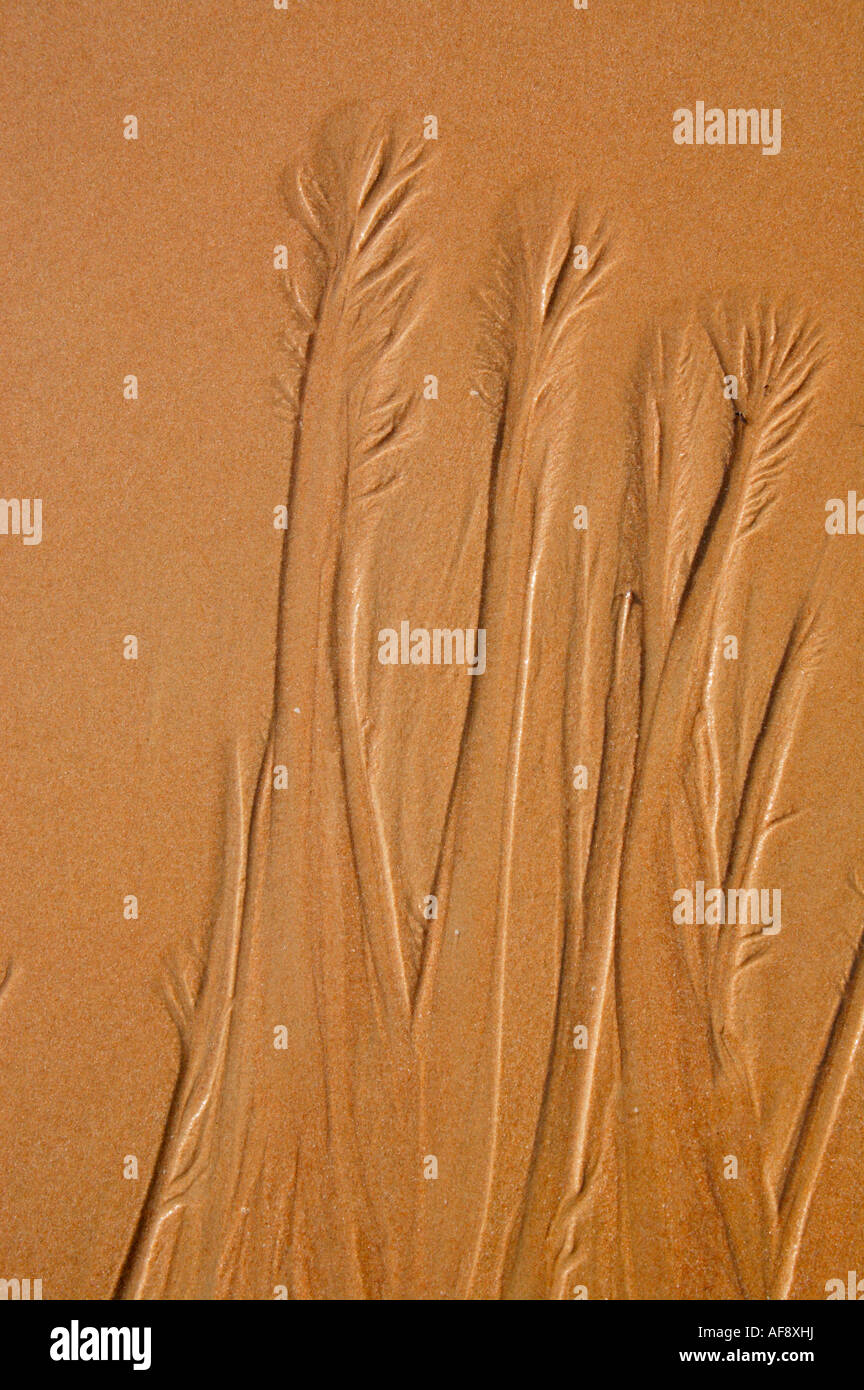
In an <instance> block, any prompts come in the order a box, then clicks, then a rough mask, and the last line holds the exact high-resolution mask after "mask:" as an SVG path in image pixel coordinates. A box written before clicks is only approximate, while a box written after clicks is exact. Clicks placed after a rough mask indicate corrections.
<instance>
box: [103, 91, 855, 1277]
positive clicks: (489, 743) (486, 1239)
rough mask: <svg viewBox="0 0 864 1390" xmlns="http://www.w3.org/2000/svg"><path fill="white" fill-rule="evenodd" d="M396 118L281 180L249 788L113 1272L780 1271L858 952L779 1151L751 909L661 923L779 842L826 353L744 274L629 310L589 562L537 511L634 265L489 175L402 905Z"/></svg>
mask: <svg viewBox="0 0 864 1390" xmlns="http://www.w3.org/2000/svg"><path fill="white" fill-rule="evenodd" d="M427 148H428V146H424V143H423V142H422V141H418V140H416V139H414V138H411V137H408V136H405V135H403V134H402V133H400V131H399V129H398V128H397V127H396V126H395V125H394V124H392V123H389V122H387V121H383V120H381V119H378V118H375V119H371V118H370V119H366V118H361V117H359V116H358V114H357V112H356V111H354V112H347V113H345V112H343V113H339V114H337V115H336V116H334V117H333V118H331V119H330V120H329V121H328V122H327V123H326V124H325V125H324V127H323V128H322V129H321V131H320V132H319V134H318V136H317V137H316V139H315V140H314V141H313V142H312V145H311V148H310V150H309V153H308V156H307V157H306V158H304V159H302V160H300V161H298V162H297V163H296V165H294V166H293V167H292V169H291V171H290V174H289V177H288V179H287V181H286V201H287V206H288V210H289V213H290V214H291V218H292V241H291V250H292V255H293V265H292V269H291V271H290V272H288V273H287V274H286V275H285V278H284V289H285V297H286V303H287V313H288V321H287V324H286V329H285V333H284V337H283V342H282V347H283V350H284V354H285V363H286V367H285V370H284V371H283V372H282V373H280V375H279V377H278V379H277V382H276V391H277V397H278V402H279V405H280V408H281V409H282V410H283V411H284V413H285V416H286V421H287V426H288V429H289V430H290V438H291V448H290V481H289V485H288V527H287V530H286V532H285V538H284V544H283V553H282V565H281V576H280V588H279V614H278V625H277V637H276V657H275V669H274V689H273V705H272V717H271V722H270V729H269V735H268V738H267V743H266V747H265V748H264V751H263V756H262V761H261V767H260V772H259V775H258V781H257V789H256V792H255V795H254V798H253V799H252V801H251V804H249V805H247V804H246V800H245V798H244V796H243V794H242V791H241V788H242V784H243V779H242V776H241V770H240V769H239V768H237V769H232V770H231V778H232V781H233V783H234V784H235V785H236V788H237V791H236V794H235V802H234V804H232V805H231V806H230V807H229V808H228V810H227V813H226V850H225V856H224V888H223V893H222V907H221V910H220V911H219V913H217V914H216V915H215V916H214V920H213V922H212V923H209V924H208V925H207V928H206V930H205V931H204V932H202V933H201V934H200V935H199V937H198V938H197V939H196V941H195V942H194V943H193V945H192V947H190V948H187V949H186V950H184V951H183V952H182V953H180V954H179V955H178V958H177V960H176V961H173V962H171V963H170V966H169V967H166V972H165V976H164V980H163V990H164V997H165V1002H166V1006H167V1007H168V1009H169V1010H170V1013H171V1016H172V1018H173V1020H174V1022H175V1025H176V1028H177V1034H178V1039H179V1048H180V1059H179V1071H178V1077H177V1083H176V1087H175V1092H174V1096H173V1099H172V1103H171V1106H170V1110H169V1113H168V1115H167V1118H166V1124H165V1130H164V1135H163V1139H162V1145H161V1148H160V1152H159V1155H158V1158H157V1161H156V1164H155V1167H154V1172H153V1177H152V1181H151V1184H150V1189H149V1192H148V1194H147V1197H146V1201H145V1203H144V1205H143V1208H142V1211H141V1214H140V1218H139V1221H138V1223H137V1226H136V1228H135V1230H134V1232H133V1234H132V1238H131V1242H130V1247H129V1251H128V1254H127V1257H126V1261H125V1264H124V1267H123V1270H122V1273H121V1276H120V1279H119V1282H118V1286H117V1291H116V1292H117V1296H118V1297H126V1298H154V1297H156V1298H158V1297H166V1296H167V1297H261V1298H272V1297H273V1296H274V1290H275V1289H277V1288H284V1289H285V1290H287V1293H288V1296H290V1297H297V1298H328V1297H329V1298H375V1299H380V1298H404V1297H407V1298H411V1297H429V1298H453V1297H456V1298H464V1297H470V1298H488V1299H497V1298H541V1299H545V1298H571V1297H573V1296H574V1291H575V1290H577V1289H578V1288H579V1287H584V1288H587V1290H588V1296H589V1297H592V1298H595V1297H607V1298H608V1297H623V1298H627V1297H631V1298H632V1297H641V1298H664V1297H678V1298H699V1297H709V1298H710V1297H745V1298H765V1297H788V1296H794V1276H795V1265H796V1258H797V1255H798V1251H799V1248H800V1244H801V1239H802V1236H803V1232H804V1228H805V1225H806V1220H807V1215H808V1211H809V1207H810V1203H811V1201H812V1198H813V1194H814V1192H815V1190H816V1186H817V1183H818V1179H819V1174H820V1170H821V1166H822V1162H823V1159H824V1157H825V1153H826V1150H827V1146H828V1143H829V1140H830V1136H831V1131H832V1127H833V1125H834V1123H835V1122H836V1119H837V1116H838V1113H839V1109H840V1105H841V1102H842V1099H843V1094H844V1089H845V1087H846V1084H847V1081H848V1078H849V1075H850V1070H851V1067H852V1064H853V1061H854V1058H855V1054H856V1051H857V1048H858V1044H859V1041H860V1036H861V1032H862V1027H864V982H862V980H864V976H862V969H861V966H860V954H861V952H860V947H859V948H858V949H857V950H856V952H855V954H854V957H853V958H852V959H851V960H850V962H849V970H848V978H847V980H846V983H845V988H844V989H843V990H842V991H841V992H840V995H839V997H838V999H837V1000H836V1001H834V1002H833V1004H831V1003H830V1002H829V1003H826V1018H825V1037H826V1042H825V1047H824V1054H823V1056H822V1059H821V1062H820V1064H819V1066H818V1067H817V1068H816V1069H815V1071H814V1073H813V1076H812V1079H811V1083H810V1087H809V1091H808V1092H807V1094H805V1095H803V1096H802V1097H801V1103H800V1114H799V1117H798V1121H797V1123H796V1125H795V1128H794V1132H792V1133H791V1134H790V1135H789V1136H788V1143H787V1144H786V1147H785V1151H784V1153H783V1154H781V1155H778V1154H774V1153H770V1152H768V1141H767V1138H766V1137H765V1135H764V1133H763V1126H762V1122H761V1119H760V1078H759V1075H758V1065H756V1066H754V1063H753V1059H752V1057H751V1056H750V1053H749V1051H748V1049H747V1048H746V1047H745V1046H744V1045H743V1042H742V1029H743V1027H744V1024H743V1023H742V1017H741V1002H740V994H739V986H740V983H741V980H742V978H743V977H744V976H745V975H746V972H747V971H749V970H751V969H753V968H754V967H759V966H760V965H761V968H763V969H770V952H771V949H772V938H771V937H769V936H763V935H762V934H761V932H760V930H759V928H758V927H757V928H755V929H754V928H753V927H748V926H743V927H738V926H728V925H726V926H721V927H713V928H712V927H710V926H706V927H700V928H690V929H687V928H680V927H674V926H673V924H672V919H671V908H670V904H671V899H672V893H673V891H674V889H675V888H676V887H678V886H680V885H684V884H690V883H694V882H697V881H699V880H702V881H704V882H706V883H712V884H716V885H719V886H722V887H723V888H724V890H730V889H736V888H745V887H748V886H752V885H754V884H757V883H758V882H759V875H760V869H761V867H762V865H763V862H764V857H765V854H766V852H767V850H768V848H769V847H770V845H771V843H772V842H773V841H774V839H775V838H776V837H779V836H784V835H793V834H804V833H806V822H807V807H806V805H803V804H799V802H798V801H796V799H795V796H796V793H795V790H794V788H793V787H792V786H791V779H790V777H789V763H790V756H791V752H792V749H793V746H794V743H795V740H796V738H797V737H798V734H799V727H800V723H801V714H802V710H803V709H804V707H805V704H806V701H807V700H808V698H810V692H811V688H812V685H813V683H814V681H815V680H816V679H817V677H818V671H819V666H820V659H821V657H822V654H823V651H824V648H825V644H826V642H827V641H828V634H829V633H830V631H831V624H830V621H829V620H828V616H827V609H828V605H829V603H830V595H829V594H828V593H827V592H826V585H825V582H824V578H823V577H822V574H821V571H820V570H817V571H816V573H815V574H814V575H813V577H812V580H811V581H810V582H809V583H808V584H807V586H806V589H805V592H804V593H803V594H802V596H801V600H800V606H799V610H798V612H797V615H796V616H795V618H794V621H793V622H792V624H791V627H790V629H789V631H788V635H787V640H786V642H785V645H784V647H783V648H782V650H780V651H779V652H777V653H776V655H775V658H774V659H773V663H772V664H771V669H770V670H767V671H766V669H765V663H764V662H761V663H758V662H753V661H751V660H750V659H749V657H748V649H749V647H750V644H749V643H748V640H747V639H748V635H750V629H749V628H748V623H749V593H750V590H751V587H752V585H753V582H754V574H755V573H756V572H757V570H758V564H759V553H760V546H761V545H762V543H763V541H764V537H765V535H766V532H767V530H768V528H769V527H770V525H771V524H772V520H773V519H774V518H775V517H776V515H777V514H778V513H780V512H782V508H783V506H784V496H785V492H784V489H785V487H786V484H787V482H788V476H789V469H790V466H791V465H792V462H793V460H794V456H795V451H796V448H798V447H799V440H800V437H801V434H802V431H803V430H804V429H805V427H806V420H807V413H808V406H809V404H810V402H811V400H812V397H813V392H814V390H815V388H816V384H817V382H818V374H819V370H820V365H821V363H822V360H823V357H824V347H823V344H822V343H821V341H820V339H819V336H818V334H817V332H816V331H815V329H814V327H813V326H812V324H811V323H810V322H809V320H808V319H807V318H806V317H805V316H804V315H802V314H801V313H800V312H798V311H797V310H796V309H795V308H794V306H791V305H786V304H784V305H780V306H779V307H778V306H777V305H776V304H774V303H773V302H770V301H766V302H760V303H758V304H756V305H755V307H746V308H744V309H743V310H742V309H740V308H724V307H722V306H721V307H719V308H718V307H714V308H712V309H710V310H708V311H706V312H705V313H703V314H700V316H699V317H698V318H694V319H693V320H692V321H688V322H686V323H683V324H681V325H679V326H677V327H675V328H673V329H664V330H662V331H659V332H657V333H655V334H654V335H653V338H652V340H651V342H650V343H649V344H648V346H647V347H646V349H645V351H644V353H643V356H642V358H641V362H640V365H639V368H638V370H637V373H636V376H635V379H634V381H633V385H632V401H633V420H632V430H631V448H630V451H629V457H628V458H627V460H626V461H625V467H624V469H623V480H624V485H623V488H622V493H621V500H620V509H619V513H618V514H617V515H616V525H615V529H614V534H615V536H616V537H617V551H616V554H615V557H614V563H613V564H612V566H611V571H610V572H611V575H612V579H611V582H603V581H602V579H601V573H602V572H603V571H604V566H603V565H602V564H601V559H602V557H601V555H600V554H599V549H598V548H599V546H600V544H601V542H600V541H599V540H598V539H597V537H598V536H599V534H600V530H599V528H596V527H595V526H594V525H593V524H592V525H590V526H589V528H588V529H587V530H585V531H581V532H576V531H574V528H573V525H572V520H571V513H572V508H573V498H574V496H579V495H580V486H581V485H582V484H583V483H585V484H586V485H587V481H588V480H587V479H586V478H585V476H584V475H585V465H584V464H583V463H582V462H581V460H580V457H579V450H578V448H577V447H576V446H575V445H574V433H573V423H574V412H575V411H576V410H577V408H578V407H577V404H576V401H575V398H574V391H573V383H574V381H575V380H576V379H577V378H578V376H579V374H580V372H581V371H582V370H583V369H584V362H583V360H582V354H583V345H584V335H585V329H586V325H588V324H590V323H591V322H594V321H596V319H597V316H598V314H601V310H602V302H603V295H604V293H605V291H606V289H607V287H608V284H609V281H610V278H611V277H613V276H616V275H618V274H623V273H624V272H623V268H622V263H621V260H620V258H619V256H618V252H617V250H616V247H615V237H614V229H610V227H609V226H607V223H606V220H605V218H603V217H601V216H598V215H597V214H596V213H594V212H592V211H591V210H590V209H589V208H586V205H585V203H584V202H583V201H582V200H581V199H580V200H577V199H568V198H567V196H566V195H562V193H561V191H560V189H557V188H555V187H554V186H553V185H552V184H550V183H546V182H544V181H540V180H538V181H536V182H535V183H533V184H531V185H530V186H528V187H526V188H523V189H521V190H520V191H519V193H518V194H517V195H515V196H514V197H513V198H512V199H511V200H510V201H509V202H508V203H507V206H506V207H505V209H504V213H503V215H502V219H501V224H500V230H499V232H498V234H497V236H496V241H495V245H494V248H493V252H492V255H491V256H490V257H489V263H488V266H487V268H486V270H485V271H481V272H478V281H479V284H478V289H479V295H480V312H479V314H478V335H477V352H476V361H475V363H474V364H473V375H474V379H473V382H472V389H473V390H474V392H475V394H476V395H477V397H478V400H479V402H481V403H482V407H483V409H485V410H486V411H487V412H488V413H489V417H490V439H491V440H492V458H491V463H490V465H489V467H488V479H489V486H488V499H487V506H486V523H485V550H484V557H483V567H482V591H481V596H480V605H479V624H480V626H482V627H483V628H485V630H486V633H487V652H488V667H487V670H486V672H485V673H484V674H483V675H482V677H478V678H477V679H475V680H473V681H472V682H471V683H470V692H469V698H468V702H467V707H466V713H465V720H464V727H463V731H462V738H461V743H460V746H459V750H458V756H457V758H456V760H455V765H454V766H453V768H452V769H451V773H450V775H451V777H452V783H451V785H450V793H449V800H448V804H447V812H446V817H445V822H444V828H443V833H442V836H441V841H440V847H439V852H438V860H437V868H436V871H435V876H434V882H433V883H432V884H430V886H429V892H430V894H433V895H434V896H435V898H436V899H437V902H438V915H437V917H436V918H434V919H432V920H428V921H427V920H426V919H425V917H424V915H423V913H422V911H421V910H420V905H419V904H418V905H417V908H416V910H415V911H406V909H405V907H404V903H405V901H406V898H405V894H404V893H403V891H402V881H401V869H400V864H399V862H398V860H399V856H398V851H397V849H396V848H395V846H394V844H393V843H392V838H391V836H390V835H389V832H388V825H387V818H386V815H385V814H384V812H383V810H382V804H381V798H380V795H379V786H378V780H377V779H378V768H377V764H376V759H375V756H374V749H373V744H372V742H371V739H370V713H369V699H368V691H369V679H370V677H369V670H370V666H371V664H372V663H373V662H374V652H373V651H371V650H370V642H369V632H370V631H371V627H370V622H369V618H370V605H371V603H372V599H371V597H370V595H371V578H372V575H373V574H374V567H375V562H376V553H375V526H376V518H377V516H378V515H380V509H381V508H382V507H386V506H387V505H388V503H389V499H390V497H391V496H392V495H393V493H394V490H395V489H398V488H399V486H400V483H401V481H402V480H403V478H404V476H405V470H406V469H407V468H409V467H410V461H411V457H412V450H413V449H415V448H416V447H417V440H418V423H417V409H416V405H417V401H416V396H415V394H414V392H413V391H412V389H409V388H406V386H405V376H406V373H405V371H404V369H403V363H404V354H405V351H406V346H407V345H408V344H409V343H410V340H411V335H412V333H413V332H414V330H415V328H416V326H417V323H418V320H419V319H420V316H421V315H422V313H423V312H424V311H425V310H426V308H427V306H428V299H429V291H428V285H427V283H426V281H425V279H424V268H425V267H427V266H428V265H429V264H431V261H432V258H433V257H434V247H432V246H430V245H428V244H424V242H423V240H422V238H421V236H420V235H419V234H418V231H417V227H418V225H419V219H418V217H417V210H418V202H419V200H420V198H421V196H422V190H423V185H424V181H425V180H426V179H427V177H428V169H427V160H426V150H427ZM580 248H585V253H587V254H585V253H582V252H580ZM733 376H734V378H735V379H736V381H737V383H738V391H737V394H736V395H735V396H734V397H730V396H729V394H728V392H727V391H726V390H724V382H728V380H729V378H730V377H733ZM408 563H410V557H406V564H408ZM605 570H610V567H609V566H608V565H607V566H605ZM729 631H735V632H737V633H738V634H739V636H740V637H741V638H742V640H741V654H740V658H739V660H737V661H734V662H726V661H724V660H723V656H722V644H723V637H724V634H726V633H727V632H729ZM435 678H436V677H435V673H434V672H433V673H430V679H435ZM388 736H392V737H393V738H398V730H394V731H391V734H390V735H388ZM580 764H584V765H585V766H587V767H588V768H589V770H590V774H591V775H590V777H589V784H588V787H587V788H586V789H584V790H580V791H574V789H573V787H572V784H571V779H572V770H573V768H574V767H575V766H576V765H580ZM277 770H278V773H279V779H281V780H280V782H279V789H278V790H274V776H275V775H276V773H277ZM538 824H542V826H543V827H544V833H543V835H542V836H540V837H538V836H536V835H535V836H532V835H531V834H529V833H527V828H528V827H532V826H533V827H536V826H537V825H538ZM457 927H459V930H458V931H457V930H456V928H457ZM279 1025H285V1035H284V1038H283V1044H284V1045H283V1046H282V1047H281V1048H280V1049H279V1050H277V1049H275V1048H274V1028H275V1027H277V1026H279ZM577 1025H583V1026H584V1027H585V1028H586V1029H587V1046H586V1047H585V1048H584V1049H575V1048H574V1045H573V1038H574V1029H575V1028H576V1027H577ZM729 1154H734V1155H736V1157H737V1160H738V1164H739V1173H740V1176H739V1177H738V1178H737V1180H735V1181H731V1182H730V1181H724V1178H723V1164H724V1159H725V1156H727V1155H729ZM428 1155H434V1156H435V1159H436V1162H437V1164H438V1168H439V1178H438V1180H437V1181H427V1180H426V1178H425V1177H424V1159H425V1157H426V1156H428ZM445 1199H446V1200H445Z"/></svg>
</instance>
